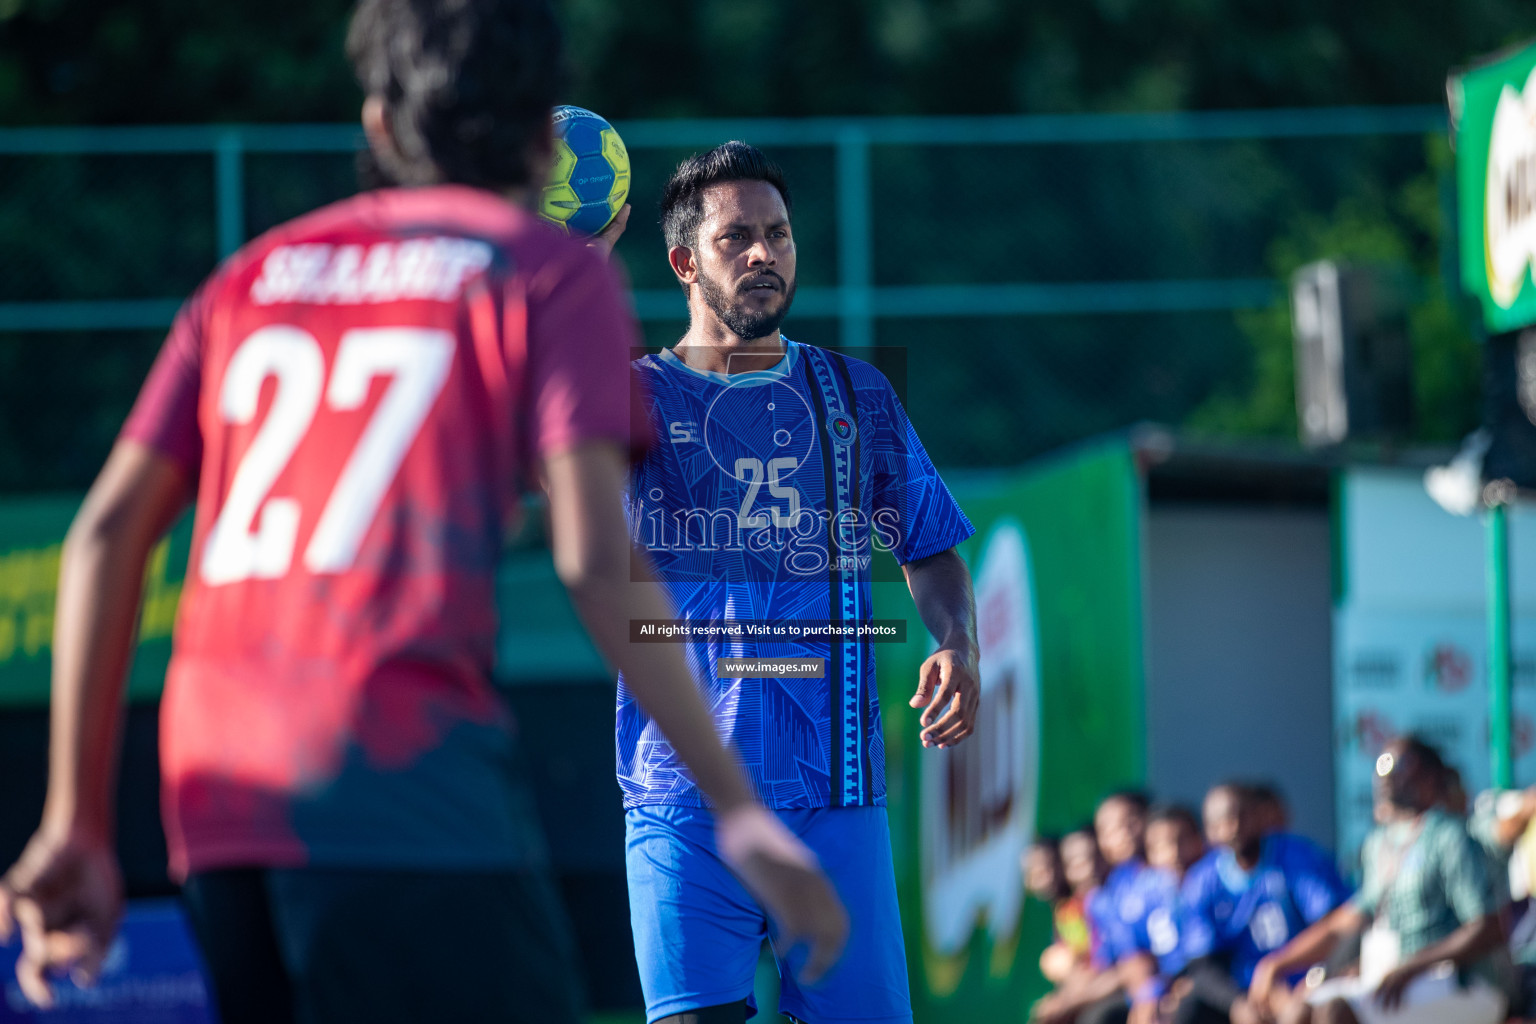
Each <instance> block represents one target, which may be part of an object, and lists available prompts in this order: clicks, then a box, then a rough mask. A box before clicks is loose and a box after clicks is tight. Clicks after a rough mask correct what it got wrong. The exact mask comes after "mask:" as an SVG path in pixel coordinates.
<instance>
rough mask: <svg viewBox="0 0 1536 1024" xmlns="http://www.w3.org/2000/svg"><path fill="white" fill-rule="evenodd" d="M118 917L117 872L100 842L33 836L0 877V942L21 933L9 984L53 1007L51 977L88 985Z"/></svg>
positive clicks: (120, 900) (120, 905)
mask: <svg viewBox="0 0 1536 1024" xmlns="http://www.w3.org/2000/svg"><path fill="white" fill-rule="evenodd" d="M122 915H123V879H122V873H121V872H120V871H119V869H118V866H117V856H116V854H115V853H114V852H113V850H112V849H111V847H110V846H108V845H107V844H105V843H102V842H96V841H88V840H82V839H80V838H77V837H71V836H65V837H55V836H50V835H48V834H46V833H44V832H42V831H39V832H38V833H37V834H36V835H34V836H33V837H32V840H31V841H30V842H29V843H27V847H26V849H25V850H23V851H22V854H21V858H20V859H19V860H17V861H16V863H15V864H14V865H12V867H11V869H10V870H9V871H8V872H6V873H5V876H4V877H3V878H0V942H3V943H7V944H8V943H9V942H10V941H11V940H12V938H13V937H14V936H15V934H16V932H17V931H20V933H21V943H22V950H21V956H20V958H19V959H18V960H17V961H16V981H17V982H18V983H19V984H20V986H21V991H22V993H23V994H24V995H26V997H27V998H28V999H30V1000H32V1002H34V1003H36V1004H37V1005H38V1006H41V1007H44V1008H46V1007H49V1006H52V1005H53V985H52V984H51V982H50V979H52V978H57V977H61V976H63V975H65V974H68V975H69V976H70V977H71V978H72V979H73V980H74V982H75V983H76V984H77V985H89V984H92V983H94V982H95V980H96V975H97V973H98V972H99V971H100V970H101V962H102V960H103V959H105V957H106V955H107V949H108V947H109V946H111V944H112V938H113V936H114V935H116V934H117V926H118V922H119V921H120V920H121V919H122Z"/></svg>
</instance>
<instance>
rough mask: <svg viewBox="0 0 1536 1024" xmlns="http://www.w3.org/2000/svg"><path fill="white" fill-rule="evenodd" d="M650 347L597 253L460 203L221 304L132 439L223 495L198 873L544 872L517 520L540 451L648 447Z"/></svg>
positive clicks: (377, 213)
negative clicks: (527, 719) (503, 574)
mask: <svg viewBox="0 0 1536 1024" xmlns="http://www.w3.org/2000/svg"><path fill="white" fill-rule="evenodd" d="M634 343H635V333H634V328H633V323H632V320H631V318H630V315H629V313H628V311H627V308H626V306H625V304H624V301H623V295H622V291H621V289H620V287H619V285H618V283H617V279H616V275H615V274H614V273H613V272H612V270H610V269H609V268H608V267H607V266H606V264H605V263H604V262H603V261H602V260H601V259H600V258H599V257H597V256H596V255H595V254H594V253H592V252H591V251H590V250H588V249H587V248H586V247H585V246H584V245H582V244H581V243H579V242H576V241H572V240H570V239H567V238H565V237H563V236H561V235H559V234H558V233H557V232H555V231H553V230H551V229H549V228H548V227H547V226H545V225H543V224H541V223H539V222H538V221H537V220H536V218H534V217H533V216H532V215H531V214H529V213H527V212H526V211H524V210H522V209H520V208H518V207H515V206H512V205H510V204H509V203H507V202H505V201H503V200H501V199H500V198H498V197H496V196H493V195H491V194H490V193H487V192H482V191H477V190H474V189H469V188H463V187H458V186H443V187H436V188H428V189H413V190H386V191H380V192H372V193H366V194H363V195H360V196H357V197H356V198H353V199H350V200H347V201H345V202H341V203H338V204H336V205H334V206H330V207H327V208H326V209H323V210H320V211H318V212H316V213H314V214H311V215H309V216H306V217H303V218H301V219H299V220H296V221H293V222H290V223H289V224H286V225H284V226H282V227H279V228H277V229H275V230H274V231H272V232H270V233H268V234H267V235H265V236H263V237H261V238H259V239H257V240H256V241H254V242H252V243H251V244H250V245H248V246H246V247H245V248H244V249H243V250H242V251H240V252H239V253H237V254H236V255H235V256H234V257H232V258H231V259H230V260H229V261H227V262H226V263H225V264H224V265H223V266H222V267H221V268H220V269H219V270H218V271H217V272H216V273H215V274H214V275H213V276H212V277H211V278H210V279H209V280H208V281H207V282H205V283H204V284H203V286H202V287H201V288H200V289H199V290H198V292H197V293H196V294H195V295H194V296H193V297H192V299H191V300H190V301H189V302H188V303H187V305H186V306H185V307H184V308H183V310H182V311H181V313H180V315H179V316H178V317H177V320H176V323H175V325H174V326H173V327H172V329H171V332H170V336H169V338H168V339H167V341H166V343H165V346H164V348H163V350H162V351H161V353H160V356H159V358H158V359H157V361H156V363H155V366H154V368H153V370H152V371H151V373H150V376H149V379H148V381H147V383H146V384H145V386H144V389H143V392H142V393H141V394H140V396H139V399H138V402H137V404H136V405H135V407H134V410H133V412H132V414H131V415H130V417H129V419H128V422H127V424H126V426H125V427H124V428H123V434H122V436H123V437H124V438H125V439H129V440H134V441H139V442H142V443H145V444H148V445H150V446H152V447H154V448H156V449H158V450H159V451H160V452H162V453H164V454H165V455H168V456H170V457H172V458H175V459H177V460H179V461H181V462H183V463H184V464H185V465H186V466H187V467H188V469H189V470H190V471H191V472H193V473H194V474H195V476H196V479H197V481H198V496H197V513H196V524H195V528H194V534H193V543H192V553H191V559H190V561H189V563H188V568H187V581H186V587H185V590H184V592H183V594H182V601H181V608H180V611H179V613H178V621H177V627H176V635H175V640H174V652H173V656H172V658H171V663H170V668H169V671H168V673H167V676H166V683H165V693H164V697H163V699H162V705H161V772H162V778H163V792H162V812H163V816H164V821H165V827H166V835H167V839H168V843H169V848H170V854H171V867H172V873H173V874H174V875H176V876H177V877H182V876H184V875H185V874H186V872H188V871H196V870H204V869H208V868H216V867H226V866H240V865H256V866H293V865H300V864H336V865H347V866H395V867H439V868H441V867H466V868H467V867H482V868H491V867H507V866H515V865H516V864H518V863H520V862H522V861H523V860H524V859H525V858H526V857H527V856H528V855H529V852H530V849H529V844H530V843H531V842H533V841H534V840H533V837H532V836H531V835H529V834H528V830H527V828H526V820H527V819H526V817H525V816H524V814H523V812H522V811H521V810H520V808H522V807H523V806H524V805H525V801H523V800H522V799H520V795H519V793H518V792H517V791H516V787H515V785H514V780H513V775H512V773H511V772H510V770H509V747H510V728H509V721H508V719H507V715H506V712H505V710H504V708H503V705H502V703H501V701H500V700H499V698H498V697H497V695H496V694H495V692H494V691H493V689H492V687H491V681H490V673H491V667H492V658H493V652H494V649H495V637H496V611H495V605H494V593H493V590H494V575H495V568H496V563H497V559H498V556H499V554H500V550H501V546H502V541H503V526H504V524H505V523H506V521H507V519H508V516H509V514H510V513H511V512H512V510H513V508H514V505H513V503H514V501H515V498H516V496H517V494H518V491H519V483H520V481H521V480H523V479H524V478H525V476H526V474H527V472H528V470H529V468H530V465H531V463H532V461H533V460H534V459H536V458H537V457H539V456H541V455H548V454H552V453H554V452H557V451H559V450H561V449H563V448H567V447H569V446H571V445H573V444H575V443H576V442H578V441H581V440H584V439H590V438H597V439H607V440H611V441H614V442H617V443H619V444H622V445H624V446H626V447H628V446H629V445H630V443H631V440H632V439H631V435H630V419H629V415H630V413H629V409H630V391H629V387H630V385H629V369H628V364H629V359H630V356H631V351H630V350H631V347H632V345H633V344H634ZM507 611H509V612H511V613H513V614H515V609H508V610H507Z"/></svg>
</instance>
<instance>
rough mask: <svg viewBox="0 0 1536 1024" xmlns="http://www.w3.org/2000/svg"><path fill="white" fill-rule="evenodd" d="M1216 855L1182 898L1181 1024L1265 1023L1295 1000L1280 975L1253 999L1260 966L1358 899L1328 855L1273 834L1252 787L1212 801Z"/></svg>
mask: <svg viewBox="0 0 1536 1024" xmlns="http://www.w3.org/2000/svg"><path fill="white" fill-rule="evenodd" d="M1204 817H1205V832H1206V838H1207V839H1208V840H1209V841H1210V844H1211V846H1212V850H1211V852H1210V853H1208V854H1206V856H1205V857H1204V858H1203V859H1202V860H1201V861H1200V863H1199V864H1196V865H1195V867H1194V868H1193V869H1191V870H1190V872H1189V875H1188V877H1187V878H1186V879H1185V881H1184V888H1183V892H1182V899H1183V906H1184V918H1183V927H1182V929H1181V933H1180V944H1181V951H1182V953H1183V955H1184V957H1185V959H1186V961H1187V962H1188V967H1187V968H1186V979H1187V982H1188V983H1187V985H1185V986H1183V991H1182V993H1181V994H1182V998H1181V999H1179V1001H1178V1005H1177V1007H1176V1009H1175V1011H1174V1013H1173V1018H1172V1019H1173V1021H1174V1022H1175V1024H1256V1022H1259V1021H1266V1020H1268V1019H1269V1018H1270V1016H1271V1014H1272V1013H1273V1012H1274V1011H1275V1009H1276V1007H1277V1004H1279V1003H1280V1002H1282V1001H1283V998H1284V996H1285V995H1287V994H1288V993H1289V987H1288V985H1286V984H1283V983H1284V982H1288V981H1289V980H1290V979H1289V976H1287V975H1280V976H1278V978H1277V979H1276V981H1275V982H1274V983H1272V984H1271V985H1270V986H1269V988H1268V989H1267V990H1266V991H1265V992H1264V997H1265V998H1264V1000H1263V1001H1262V1002H1260V1003H1255V1002H1253V1001H1252V1000H1251V999H1250V998H1249V997H1248V995H1247V994H1246V993H1247V990H1248V988H1249V985H1250V982H1251V981H1252V979H1253V974H1254V968H1255V967H1256V966H1257V965H1258V964H1259V962H1260V960H1261V958H1263V957H1264V956H1265V955H1266V954H1268V953H1271V952H1273V951H1275V950H1277V949H1280V948H1281V947H1282V946H1284V945H1285V944H1286V942H1287V941H1289V940H1290V939H1291V938H1292V937H1293V936H1295V935H1296V934H1298V933H1299V932H1300V931H1301V930H1302V929H1303V928H1305V927H1307V926H1308V925H1311V924H1313V923H1315V922H1317V921H1318V920H1320V919H1322V918H1323V917H1324V916H1325V915H1326V914H1328V912H1329V911H1331V910H1333V909H1334V908H1335V907H1337V906H1338V905H1339V904H1340V903H1342V902H1343V901H1344V900H1345V898H1346V897H1347V896H1348V895H1349V890H1348V889H1347V888H1346V887H1345V885H1344V883H1343V881H1342V880H1341V879H1340V878H1339V873H1338V869H1337V868H1336V867H1334V864H1333V860H1332V858H1331V857H1330V856H1329V855H1328V854H1327V852H1326V851H1324V850H1322V849H1321V848H1319V847H1318V846H1317V845H1316V844H1314V843H1312V842H1311V841H1309V840H1307V839H1304V838H1302V837H1301V836H1296V835H1290V834H1287V833H1279V834H1272V835H1266V834H1265V825H1266V824H1272V822H1266V821H1265V819H1264V818H1263V817H1261V816H1260V814H1258V813H1256V802H1255V800H1254V799H1253V795H1252V793H1251V792H1250V791H1249V789H1248V788H1247V787H1246V786H1243V785H1240V784H1237V783H1226V784H1223V785H1219V786H1216V787H1215V788H1213V789H1212V790H1211V791H1210V792H1209V793H1208V794H1206V798H1205V807H1204Z"/></svg>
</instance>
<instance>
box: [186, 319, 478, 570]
mask: <svg viewBox="0 0 1536 1024" xmlns="http://www.w3.org/2000/svg"><path fill="white" fill-rule="evenodd" d="M453 350H454V342H453V335H452V334H450V333H449V332H447V331H441V330H433V329H429V328H420V327H375V328H358V329H355V330H351V331H348V332H346V333H345V334H343V335H342V337H341V343H340V345H339V346H338V347H337V350H336V365H335V366H334V367H333V368H332V371H331V380H330V386H329V387H328V388H326V389H325V401H326V405H327V406H328V407H329V408H331V409H335V410H338V411H347V410H353V409H357V408H359V407H360V406H362V405H363V403H364V402H366V401H367V399H368V390H369V387H370V385H371V384H372V382H373V378H375V377H378V376H381V375H388V376H390V377H392V378H393V379H392V381H391V383H390V385H389V389H388V390H387V391H386V392H385V393H384V397H383V398H382V399H381V400H380V402H379V405H378V408H377V409H375V410H374V413H373V416H372V417H370V419H369V421H368V425H367V426H366V427H364V429H363V433H362V436H361V437H360V438H359V439H358V442H357V446H356V447H355V448H354V449H353V450H352V454H351V455H350V456H349V457H348V459H347V463H346V465H345V466H344V467H343V468H342V471H341V475H340V476H339V477H338V478H337V480H336V485H335V487H334V488H333V489H332V491H331V496H330V499H329V500H328V501H326V503H325V508H324V509H322V510H321V513H320V520H319V522H318V523H317V524H316V525H315V531H314V533H313V535H311V537H310V540H309V545H308V547H306V548H305V550H304V566H305V568H307V569H308V570H309V571H310V572H313V573H336V572H343V571H345V570H346V569H347V568H349V567H350V566H351V565H352V562H353V560H354V559H355V558H356V557H357V551H358V548H359V547H360V546H361V545H362V542H363V536H364V535H365V534H366V533H367V531H368V527H369V525H370V524H371V523H372V522H373V519H374V516H375V515H376V514H377V513H378V510H379V505H380V503H381V502H382V501H383V500H384V495H385V493H386V492H387V491H388V490H389V485H390V482H391V481H393V480H394V478H395V473H396V472H397V471H398V470H399V469H400V463H401V462H402V461H403V460H404V459H405V453H406V452H407V451H408V450H409V449H410V446H411V442H412V441H414V440H415V439H416V433H417V431H419V430H420V429H421V424H422V422H423V421H424V420H425V419H426V418H427V414H428V413H429V412H430V411H431V409H432V406H433V403H434V402H436V400H437V396H438V395H439V394H440V393H441V392H442V389H443V385H444V383H445V382H446V381H447V380H448V372H449V369H450V368H451V366H452V362H453ZM268 377H276V378H277V393H276V395H275V396H274V397H273V400H272V407H271V409H270V410H269V411H268V412H267V418H266V420H265V421H264V422H263V423H262V425H261V429H260V430H258V431H257V432H256V437H255V439H254V440H252V442H251V445H250V447H249V448H247V449H246V452H245V456H244V458H242V459H241V460H240V464H239V466H237V467H236V469H235V476H234V481H233V483H231V485H230V488H229V494H228V496H227V497H226V498H225V499H224V507H223V509H222V510H220V512H219V515H218V517H217V518H216V519H215V520H214V524H213V528H212V529H211V530H210V531H209V533H208V541H207V544H206V545H205V546H204V549H203V560H202V566H201V571H202V578H203V581H204V582H205V583H208V584H211V585H218V584H221V583H235V582H238V581H239V580H244V579H252V578H255V579H276V578H278V577H281V576H283V575H285V574H286V573H287V572H288V570H289V568H290V567H291V566H292V564H293V548H294V544H295V543H296V541H297V539H298V532H299V514H300V508H299V502H298V500H297V499H295V498H281V497H271V496H269V492H270V491H271V489H272V485H273V484H274V483H275V482H276V481H277V478H278V477H279V476H280V475H281V474H282V472H283V469H284V468H285V467H286V466H287V465H288V462H289V460H290V459H291V458H292V457H293V453H294V451H295V450H296V449H297V448H298V446H299V442H300V441H302V440H303V439H304V435H305V433H306V432H307V431H308V430H309V426H310V423H311V422H312V421H313V420H314V418H315V413H316V411H317V410H318V409H319V406H320V398H321V385H322V383H323V382H324V378H325V356H324V353H323V352H322V350H321V348H320V343H319V342H318V341H316V340H315V339H314V337H313V336H312V335H310V334H309V333H308V332H306V331H303V330H300V329H299V328H297V327H290V326H284V325H273V326H270V327H263V328H261V329H260V330H258V331H256V332H254V333H253V334H251V336H250V337H248V338H246V339H245V341H243V342H242V343H241V344H240V346H239V347H238V348H237V349H236V350H235V354H234V355H233V356H232V357H231V358H230V361H229V366H228V367H227V368H226V369H225V371H224V381H223V384H222V386H221V388H220V391H219V412H220V415H221V416H223V418H224V420H225V422H227V423H235V424H242V423H249V422H250V421H251V420H252V419H253V418H254V417H255V415H256V407H257V403H258V401H259V398H260V396H261V388H262V385H263V384H265V383H266V380H267V378H268Z"/></svg>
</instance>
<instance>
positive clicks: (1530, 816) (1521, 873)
mask: <svg viewBox="0 0 1536 1024" xmlns="http://www.w3.org/2000/svg"><path fill="white" fill-rule="evenodd" d="M1532 820H1536V788H1532V789H1525V790H1503V791H1498V790H1488V791H1487V792H1483V793H1479V794H1478V795H1477V800H1476V801H1474V802H1473V805H1472V816H1471V817H1470V818H1468V819H1467V832H1468V834H1470V835H1471V836H1472V839H1473V841H1474V842H1476V843H1477V844H1478V845H1479V846H1481V847H1482V848H1483V850H1484V852H1485V853H1486V854H1487V855H1488V870H1489V873H1490V875H1491V876H1492V878H1491V881H1492V883H1493V887H1494V895H1495V898H1496V899H1497V900H1498V901H1499V902H1500V903H1501V905H1503V906H1502V911H1501V917H1502V918H1503V923H1504V925H1505V929H1506V932H1507V934H1508V935H1509V951H1510V954H1511V956H1512V957H1513V959H1514V971H1515V973H1516V976H1517V980H1518V985H1517V987H1516V990H1515V992H1514V993H1513V994H1514V995H1515V998H1516V1003H1515V1009H1516V1010H1517V1011H1518V1012H1519V1014H1520V1015H1521V1016H1524V1017H1527V1018H1529V1017H1533V1016H1536V901H1533V900H1532V899H1531V881H1532V879H1531V868H1530V857H1529V855H1528V854H1529V849H1530V844H1531V843H1532V839H1531V837H1530V836H1529V835H1528V832H1529V830H1530V828H1531V822H1532ZM1517 849H1521V850H1524V851H1525V852H1526V854H1527V855H1526V856H1520V857H1517V856H1516V850H1517ZM1516 895H1518V897H1519V898H1518V899H1516V898H1515V896H1516Z"/></svg>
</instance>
